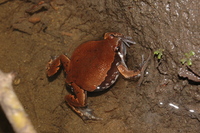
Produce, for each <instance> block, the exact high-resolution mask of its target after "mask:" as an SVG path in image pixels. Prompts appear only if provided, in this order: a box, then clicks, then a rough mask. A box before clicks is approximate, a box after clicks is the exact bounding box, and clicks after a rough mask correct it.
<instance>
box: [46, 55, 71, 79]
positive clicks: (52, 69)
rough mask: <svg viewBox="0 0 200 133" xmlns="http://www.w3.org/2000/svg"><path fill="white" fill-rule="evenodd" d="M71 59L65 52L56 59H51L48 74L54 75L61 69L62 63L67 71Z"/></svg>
mask: <svg viewBox="0 0 200 133" xmlns="http://www.w3.org/2000/svg"><path fill="white" fill-rule="evenodd" d="M69 63H70V59H69V58H68V57H67V56H65V55H64V54H62V55H60V56H59V57H58V58H56V59H54V60H53V59H51V60H50V61H49V63H48V65H47V69H46V71H47V76H49V77H50V76H52V75H54V74H55V73H57V71H58V70H59V69H60V67H61V65H63V67H64V70H65V72H66V71H67V70H68V68H69Z"/></svg>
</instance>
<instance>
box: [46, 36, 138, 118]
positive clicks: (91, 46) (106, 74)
mask: <svg viewBox="0 0 200 133" xmlns="http://www.w3.org/2000/svg"><path fill="white" fill-rule="evenodd" d="M127 43H133V42H132V41H131V40H130V39H127V38H125V37H124V36H123V35H122V34H120V33H106V34H105V35H104V40H100V41H89V42H86V43H83V44H81V45H80V46H78V47H77V48H76V50H75V51H74V52H73V54H72V57H71V60H70V59H69V58H68V57H66V56H65V55H60V56H59V57H58V58H56V59H55V60H51V61H50V62H49V65H48V67H47V75H48V76H52V75H54V74H55V73H56V72H57V71H58V70H59V68H60V66H61V65H63V66H64V70H65V72H66V74H67V77H66V83H67V84H69V85H71V86H72V89H73V92H74V95H71V94H70V95H67V96H66V102H67V103H68V105H69V106H70V107H71V108H72V109H73V110H74V111H75V112H77V113H78V114H79V115H80V116H81V117H82V118H83V119H99V118H97V117H95V116H94V115H93V114H92V113H91V110H90V109H88V108H87V107H86V106H87V103H86V98H87V91H89V92H92V91H95V90H103V89H106V88H108V87H110V86H111V85H112V84H113V83H114V82H115V81H116V79H117V78H118V75H119V73H121V74H122V75H123V76H124V77H125V78H130V77H133V76H136V75H138V74H139V73H140V71H136V72H134V71H131V70H128V68H127V67H126V64H125V63H124V62H125V61H124V59H125V56H126V55H125V54H126V52H125V51H126V49H125V47H126V46H125V45H128V44H127ZM102 83H103V84H102Z"/></svg>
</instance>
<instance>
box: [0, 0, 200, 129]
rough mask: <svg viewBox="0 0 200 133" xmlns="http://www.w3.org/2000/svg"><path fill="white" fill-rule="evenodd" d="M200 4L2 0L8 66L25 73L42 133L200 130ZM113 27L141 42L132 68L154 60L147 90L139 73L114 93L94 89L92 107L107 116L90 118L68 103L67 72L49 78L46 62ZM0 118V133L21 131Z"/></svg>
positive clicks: (21, 83) (22, 95) (28, 100)
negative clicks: (75, 110) (77, 112)
mask: <svg viewBox="0 0 200 133" xmlns="http://www.w3.org/2000/svg"><path fill="white" fill-rule="evenodd" d="M199 7H200V2H199V1H198V0H193V1H192V2H189V1H184V0H174V1H170V0H165V1H148V0H145V1H140V0H137V1H136V0H135V1H133V0H132V1H121V0H117V1H112V0H111V1H104V0H103V1H93V0H91V1H82V2H80V1H76V0H45V1H44V2H42V3H41V1H40V0H29V1H28V0H16V1H13V0H0V57H1V58H0V62H1V63H0V69H1V70H3V71H4V72H11V71H14V72H17V73H18V74H17V77H16V79H15V81H14V83H13V86H14V90H15V92H16V94H17V95H18V97H19V99H20V101H21V103H22V104H23V106H24V108H25V110H26V112H27V113H28V115H29V117H30V119H31V121H32V123H33V125H34V127H35V128H36V130H37V131H38V133H68V132H69V133H71V132H77V133H81V132H88V133H90V132H91V133H105V132H107V133H110V132H116V133H123V132H124V133H133V132H134V133H169V132H171V133H178V132H184V133H185V132H187V133H195V132H199V130H200V126H199V124H200V123H199V122H200V109H199V105H200V104H199V103H200V102H199V101H200V86H199V85H200V83H199V80H198V79H199V75H200V71H199V66H200V64H199V63H200V62H199V60H200V51H199V49H200V45H199V44H200V36H199V33H200V29H199V27H200V25H199V21H200V18H199V16H200V11H199ZM106 32H120V33H123V34H124V35H127V36H131V37H132V38H133V40H134V41H135V42H136V44H135V45H131V48H130V49H128V53H127V54H128V55H127V64H128V67H129V69H134V70H136V69H138V68H140V66H141V64H142V60H143V59H142V58H144V59H147V58H148V56H149V53H151V60H150V62H149V64H148V66H147V69H146V73H145V74H144V78H143V82H141V86H140V87H138V86H137V82H138V78H132V79H129V80H127V79H124V78H123V77H122V76H120V77H119V79H118V81H117V82H116V84H114V85H113V86H112V87H111V88H109V89H108V90H106V91H103V92H95V93H89V97H88V103H89V107H90V108H92V109H94V113H95V114H96V115H97V116H98V117H101V118H103V120H101V121H83V120H82V119H81V118H80V117H79V116H77V115H76V114H75V113H74V112H73V111H72V110H71V109H70V108H69V107H68V106H67V105H66V104H65V102H64V97H65V95H67V94H69V93H70V91H69V88H68V87H67V86H66V85H65V75H64V74H63V71H60V72H59V73H58V74H57V75H56V76H55V77H53V78H52V79H48V78H47V76H46V73H45V72H46V65H47V63H48V61H49V60H50V58H51V57H55V56H59V55H60V54H66V55H67V56H68V57H70V56H71V54H72V52H73V51H74V49H75V48H76V47H77V46H78V45H80V44H81V43H84V42H86V41H91V40H101V39H103V34H104V33H106ZM102 52H103V51H102ZM191 53H195V54H191ZM158 56H160V57H158ZM94 78H95V77H94ZM0 116H2V117H0V132H2V133H7V132H13V131H12V129H11V126H10V124H9V122H8V121H7V120H6V118H5V116H4V114H3V112H2V111H1V110H0Z"/></svg>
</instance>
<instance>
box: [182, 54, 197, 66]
mask: <svg viewBox="0 0 200 133" xmlns="http://www.w3.org/2000/svg"><path fill="white" fill-rule="evenodd" d="M193 55H195V53H194V51H190V52H189V53H185V58H183V59H181V63H182V64H183V65H184V64H185V63H187V65H188V66H191V65H192V59H191V58H190V57H191V56H193Z"/></svg>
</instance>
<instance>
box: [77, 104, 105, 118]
mask: <svg viewBox="0 0 200 133" xmlns="http://www.w3.org/2000/svg"><path fill="white" fill-rule="evenodd" d="M78 110H79V111H80V116H81V117H82V119H83V120H102V118H99V117H96V116H95V115H94V113H93V110H92V109H90V108H87V107H85V108H78Z"/></svg>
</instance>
